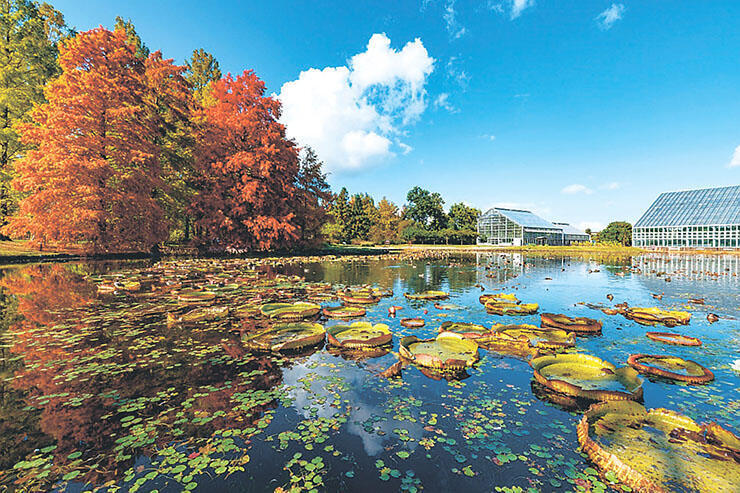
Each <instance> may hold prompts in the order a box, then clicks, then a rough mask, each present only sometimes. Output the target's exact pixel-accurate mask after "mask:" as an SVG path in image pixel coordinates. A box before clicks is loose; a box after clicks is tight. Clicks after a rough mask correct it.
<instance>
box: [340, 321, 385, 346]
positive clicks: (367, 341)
mask: <svg viewBox="0 0 740 493" xmlns="http://www.w3.org/2000/svg"><path fill="white" fill-rule="evenodd" d="M326 333H327V338H328V339H329V343H330V344H331V345H333V346H337V347H342V348H348V349H358V348H374V347H376V346H382V345H383V344H388V343H389V342H391V339H392V338H393V335H392V334H391V331H390V330H389V329H388V326H387V325H386V324H375V325H373V324H371V323H370V322H355V323H353V324H350V325H334V326H332V327H329V328H328V329H326Z"/></svg>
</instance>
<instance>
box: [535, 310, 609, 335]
mask: <svg viewBox="0 0 740 493" xmlns="http://www.w3.org/2000/svg"><path fill="white" fill-rule="evenodd" d="M540 319H541V320H542V326H543V327H555V328H558V329H563V330H569V331H572V332H576V333H578V334H600V333H601V322H599V321H598V320H594V319H593V318H586V317H569V316H567V315H563V314H559V313H542V314H541V315H540Z"/></svg>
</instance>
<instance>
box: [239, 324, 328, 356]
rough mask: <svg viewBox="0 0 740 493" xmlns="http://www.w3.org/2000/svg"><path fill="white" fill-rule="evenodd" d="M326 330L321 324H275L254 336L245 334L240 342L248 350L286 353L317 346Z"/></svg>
mask: <svg viewBox="0 0 740 493" xmlns="http://www.w3.org/2000/svg"><path fill="white" fill-rule="evenodd" d="M324 334H326V330H324V327H323V326H322V325H321V324H317V323H310V322H292V323H283V324H276V325H275V326H274V327H272V328H271V329H268V330H264V331H261V332H258V333H256V334H245V335H244V336H242V342H243V343H244V345H245V346H246V347H248V348H249V349H254V350H261V351H288V350H291V349H300V348H303V347H307V346H313V345H316V344H319V343H320V342H322V341H323V340H324Z"/></svg>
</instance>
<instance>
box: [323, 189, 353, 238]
mask: <svg viewBox="0 0 740 493" xmlns="http://www.w3.org/2000/svg"><path fill="white" fill-rule="evenodd" d="M348 217H349V193H348V192H347V189H346V188H344V187H342V189H341V190H340V191H339V193H338V194H336V195H335V196H334V197H333V198H332V200H331V202H330V203H329V217H328V219H329V222H327V223H326V224H325V225H324V227H323V228H322V234H323V235H324V236H325V237H326V238H327V240H329V241H330V242H332V243H341V242H346V241H349V240H348V236H347V227H346V225H347V219H348Z"/></svg>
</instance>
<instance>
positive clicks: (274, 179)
mask: <svg viewBox="0 0 740 493" xmlns="http://www.w3.org/2000/svg"><path fill="white" fill-rule="evenodd" d="M264 94H265V84H264V83H263V82H262V81H261V80H260V79H259V78H258V77H257V76H256V75H255V74H254V73H253V72H252V71H245V72H244V73H243V74H242V75H240V76H238V77H236V78H233V77H232V76H231V74H229V75H227V76H226V77H224V78H222V79H221V80H219V81H216V82H213V83H212V84H211V87H210V93H209V94H207V95H206V97H205V98H204V108H203V110H202V112H201V115H200V124H201V132H200V135H199V142H200V144H199V145H198V149H197V151H196V162H197V165H198V167H199V169H200V173H201V184H200V192H199V194H198V195H197V197H196V199H195V201H194V206H193V209H194V216H195V217H196V224H197V226H198V227H199V229H200V232H201V235H200V239H201V242H203V243H209V244H210V245H211V246H212V247H214V248H219V249H226V248H234V249H259V250H267V249H273V248H279V247H283V246H287V245H290V244H293V243H294V242H295V241H296V240H297V238H298V232H297V229H298V228H297V225H296V221H295V212H294V211H295V210H296V200H297V198H296V187H295V183H296V176H297V174H298V169H299V165H298V152H297V149H296V147H295V144H294V143H293V142H292V141H290V140H288V139H286V137H285V127H284V126H283V125H281V124H280V123H278V121H277V119H278V118H279V117H280V103H279V102H278V101H277V100H276V99H274V98H271V97H266V96H265V95H264Z"/></svg>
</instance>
